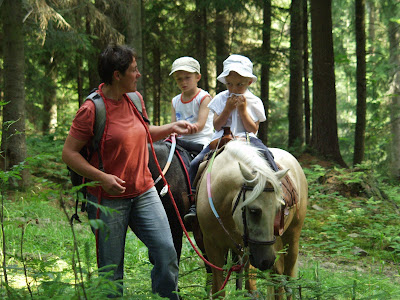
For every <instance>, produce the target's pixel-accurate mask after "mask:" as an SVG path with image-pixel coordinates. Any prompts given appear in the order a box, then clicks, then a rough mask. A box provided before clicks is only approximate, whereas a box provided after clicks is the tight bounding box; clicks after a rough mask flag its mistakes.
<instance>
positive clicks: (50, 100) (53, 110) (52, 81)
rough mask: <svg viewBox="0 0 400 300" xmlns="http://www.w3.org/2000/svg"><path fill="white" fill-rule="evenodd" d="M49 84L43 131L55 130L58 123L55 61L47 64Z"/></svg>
mask: <svg viewBox="0 0 400 300" xmlns="http://www.w3.org/2000/svg"><path fill="white" fill-rule="evenodd" d="M45 69H46V78H47V80H48V84H47V85H46V90H45V91H44V96H43V110H42V133H43V135H46V134H49V133H51V132H54V129H55V127H56V125H57V71H56V66H55V63H54V61H53V62H48V63H47V64H46V65H45Z"/></svg>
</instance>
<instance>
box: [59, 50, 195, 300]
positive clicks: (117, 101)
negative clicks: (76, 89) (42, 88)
mask: <svg viewBox="0 0 400 300" xmlns="http://www.w3.org/2000/svg"><path fill="white" fill-rule="evenodd" d="M136 58H137V55H136V53H135V52H134V51H133V50H132V49H130V48H128V47H126V46H118V45H111V46H108V47H107V48H106V49H105V50H104V51H103V52H102V54H101V55H100V58H99V65H98V69H99V75H100V78H101V80H102V81H103V83H102V84H101V85H100V86H99V88H98V91H97V92H98V94H99V95H100V96H101V97H102V98H103V100H104V103H105V106H106V112H107V116H106V125H105V129H104V134H103V138H102V140H101V142H100V156H101V159H102V162H103V166H104V172H103V171H101V170H99V169H98V161H99V157H98V155H97V153H93V155H92V158H91V159H90V161H89V162H88V161H86V159H85V158H83V156H82V155H81V154H80V153H79V151H80V150H81V149H82V148H83V147H84V146H85V145H86V144H88V143H90V142H91V139H92V138H93V126H94V123H95V106H94V103H93V102H92V101H86V102H85V103H84V104H83V105H82V107H81V108H80V109H79V110H78V112H77V114H76V116H75V119H74V121H73V123H72V126H71V129H70V132H69V134H68V137H67V139H66V141H65V145H64V149H63V153H62V159H63V161H64V162H65V163H66V164H67V165H68V166H69V167H70V168H72V169H73V170H74V171H75V172H77V173H79V174H80V175H82V176H83V177H85V178H88V179H90V180H93V181H97V182H99V185H98V186H97V187H93V188H88V200H89V203H88V209H87V210H88V216H89V219H100V220H102V221H103V222H104V224H105V226H104V228H102V229H99V230H95V229H94V228H92V230H93V232H94V233H95V236H96V249H97V262H98V267H99V268H102V272H109V271H114V272H113V275H112V277H111V278H110V279H111V280H121V279H123V271H124V270H123V268H124V249H125V237H126V232H127V228H128V225H129V226H130V227H131V228H132V230H133V232H134V233H135V234H136V235H137V236H138V238H139V239H140V240H141V241H142V242H143V243H144V244H145V245H146V246H147V247H148V249H149V255H150V256H151V257H152V258H154V267H153V269H152V271H151V279H152V291H153V293H157V294H159V295H160V296H162V297H169V298H170V299H178V296H177V295H176V294H175V293H174V291H176V290H177V282H178V263H177V256H176V252H175V249H174V245H173V241H172V235H171V231H170V228H169V224H168V219H167V216H166V214H165V211H164V208H163V205H162V203H161V200H160V198H159V196H158V194H157V191H156V189H155V187H154V182H153V179H152V176H151V173H150V171H149V169H148V166H147V164H148V155H149V154H148V150H147V143H148V142H150V140H149V139H150V137H149V135H150V136H151V139H152V140H159V139H161V138H164V137H166V136H168V135H170V134H172V133H177V134H193V133H195V132H197V127H196V126H195V125H193V124H190V123H188V122H185V121H180V122H173V123H171V124H166V125H162V126H149V125H148V124H147V123H145V122H144V120H143V118H142V117H141V115H140V114H139V113H138V111H137V109H136V108H135V107H134V105H133V104H132V102H131V101H130V100H129V99H128V98H127V96H126V93H129V92H135V91H136V85H137V80H138V79H139V78H140V76H141V75H140V72H139V70H138V68H137V62H136ZM139 95H140V94H139ZM140 98H141V96H140ZM141 101H142V106H143V113H144V116H145V117H147V114H146V111H145V110H144V105H143V99H141ZM91 203H99V204H101V205H102V206H105V207H108V208H110V209H113V210H114V211H113V212H112V213H104V212H102V211H101V210H100V209H98V208H97V206H95V205H93V204H92V205H91ZM110 265H114V266H110ZM105 266H109V267H107V268H103V267H105ZM115 266H116V267H115ZM119 292H120V295H122V288H121V290H120V291H119Z"/></svg>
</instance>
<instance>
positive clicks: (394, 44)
mask: <svg viewBox="0 0 400 300" xmlns="http://www.w3.org/2000/svg"><path fill="white" fill-rule="evenodd" d="M398 6H399V5H397V7H396V5H395V4H393V5H392V6H391V9H389V12H388V13H389V14H390V15H389V16H390V17H389V18H388V20H390V21H389V25H388V35H389V45H390V49H389V60H390V65H391V66H393V72H392V79H391V80H392V82H391V84H390V90H389V95H390V98H391V103H390V124H391V133H392V142H391V149H390V153H391V155H390V158H391V159H390V174H391V175H392V176H393V177H395V178H397V179H398V180H400V47H399V45H400V25H399V24H398V23H396V20H395V18H397V17H398V16H399V14H398V12H399V10H400V9H399V8H398Z"/></svg>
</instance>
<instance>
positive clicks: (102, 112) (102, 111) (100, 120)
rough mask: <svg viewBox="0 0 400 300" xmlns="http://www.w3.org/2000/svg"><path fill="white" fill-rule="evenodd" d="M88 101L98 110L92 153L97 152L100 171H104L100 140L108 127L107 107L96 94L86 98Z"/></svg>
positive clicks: (93, 93)
mask: <svg viewBox="0 0 400 300" xmlns="http://www.w3.org/2000/svg"><path fill="white" fill-rule="evenodd" d="M86 100H91V101H93V103H94V106H95V108H96V114H95V122H94V128H93V133H94V137H93V140H92V152H95V151H96V152H97V153H98V156H99V170H101V171H104V166H103V160H102V159H101V155H100V140H101V138H102V137H103V133H104V128H105V125H106V106H105V104H104V101H103V98H102V97H101V96H100V95H99V94H98V93H96V92H92V93H90V95H89V96H87V97H86ZM89 160H90V159H89Z"/></svg>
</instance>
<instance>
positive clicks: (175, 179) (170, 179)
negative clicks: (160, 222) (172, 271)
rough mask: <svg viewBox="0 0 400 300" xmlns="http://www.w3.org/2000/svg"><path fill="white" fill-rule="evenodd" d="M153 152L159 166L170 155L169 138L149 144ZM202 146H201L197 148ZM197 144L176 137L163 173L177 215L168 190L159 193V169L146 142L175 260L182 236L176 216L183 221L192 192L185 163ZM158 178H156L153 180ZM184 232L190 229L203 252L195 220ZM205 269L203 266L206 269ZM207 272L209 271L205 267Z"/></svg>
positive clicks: (190, 158) (189, 160) (151, 170)
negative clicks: (168, 162) (173, 248)
mask: <svg viewBox="0 0 400 300" xmlns="http://www.w3.org/2000/svg"><path fill="white" fill-rule="evenodd" d="M153 147H154V152H155V154H156V157H157V161H158V162H159V164H160V167H161V169H163V168H164V166H165V165H166V164H167V161H168V157H169V155H170V150H171V143H170V142H169V141H157V142H154V143H153ZM201 148H202V147H201ZM201 148H200V149H199V147H198V145H193V144H189V143H188V142H186V143H185V141H182V140H177V144H176V148H175V151H174V155H173V156H172V161H171V163H170V165H169V168H168V170H167V172H166V173H165V179H166V180H167V183H168V185H169V187H170V189H171V193H172V197H173V198H174V200H175V204H176V206H177V208H178V211H179V215H177V213H176V210H175V207H174V205H173V203H172V199H170V197H169V195H168V193H166V194H165V195H161V190H162V189H163V187H164V182H163V180H158V177H159V176H160V173H159V169H158V168H157V165H156V163H155V160H154V157H153V153H152V149H151V146H150V144H149V145H148V150H149V164H148V166H149V169H150V172H151V174H152V176H153V180H154V181H155V182H156V185H155V186H156V189H157V191H158V193H159V194H160V198H161V201H162V204H163V206H164V209H165V212H166V214H167V217H168V221H169V225H170V228H171V233H172V238H173V242H174V247H175V250H176V253H177V256H178V262H179V261H180V257H181V253H182V237H183V228H182V226H181V223H180V221H179V218H181V220H183V217H184V215H185V214H186V213H187V212H188V210H189V207H190V204H191V203H190V200H189V194H190V193H191V192H192V191H191V187H190V183H189V175H188V173H187V172H188V170H189V164H190V162H191V161H192V159H193V158H194V156H195V155H196V154H198V153H199V152H200V151H201ZM157 180H158V181H157ZM185 226H186V229H187V230H188V231H192V232H193V236H194V238H195V241H196V244H197V246H198V247H199V249H200V250H201V252H203V253H205V250H204V246H203V242H202V235H201V232H200V227H199V226H198V223H196V222H194V223H193V224H185ZM206 269H207V268H206ZM207 271H208V272H211V271H210V270H209V269H207Z"/></svg>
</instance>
